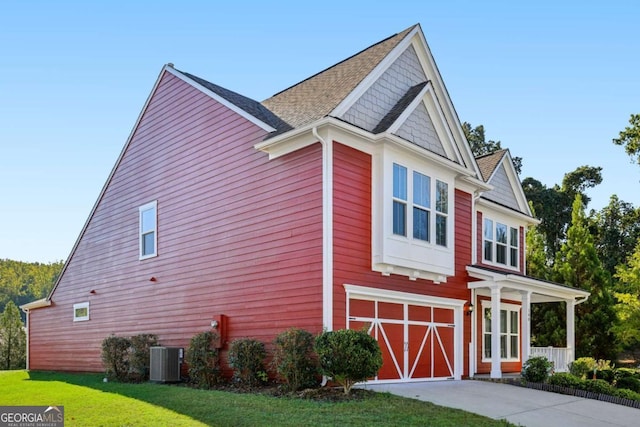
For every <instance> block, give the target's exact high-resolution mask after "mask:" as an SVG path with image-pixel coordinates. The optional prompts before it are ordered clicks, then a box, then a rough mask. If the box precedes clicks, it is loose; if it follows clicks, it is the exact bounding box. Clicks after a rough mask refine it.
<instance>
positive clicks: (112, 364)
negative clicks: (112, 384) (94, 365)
mask: <svg viewBox="0 0 640 427" xmlns="http://www.w3.org/2000/svg"><path fill="white" fill-rule="evenodd" d="M130 347H131V341H130V340H129V338H125V337H117V336H115V335H111V336H110V337H107V338H105V339H104V341H102V364H103V365H104V368H105V373H106V375H107V378H109V379H110V380H116V381H122V382H126V381H127V380H128V379H129V348H130Z"/></svg>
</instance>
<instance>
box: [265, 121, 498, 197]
mask: <svg viewBox="0 0 640 427" xmlns="http://www.w3.org/2000/svg"><path fill="white" fill-rule="evenodd" d="M314 129H316V130H317V131H321V130H326V131H330V135H329V136H330V139H331V140H335V141H339V142H340V143H342V144H347V145H353V146H354V147H355V148H357V149H360V150H362V151H365V152H373V151H372V149H373V147H375V146H377V145H379V144H383V143H387V144H393V145H395V146H397V147H399V148H401V149H403V150H406V151H409V152H411V153H412V154H413V155H416V156H420V157H423V158H424V159H426V160H429V161H431V162H433V163H436V164H440V165H442V166H445V167H447V168H448V169H451V170H453V171H454V172H455V173H456V175H457V179H460V180H462V181H464V182H466V183H467V184H469V185H471V186H473V187H474V188H475V189H476V191H479V192H480V191H487V190H490V189H493V186H491V185H489V184H487V183H485V182H484V181H482V180H480V179H478V178H477V175H476V174H475V171H474V170H472V169H468V168H466V167H464V166H462V165H460V164H458V163H455V162H454V161H452V160H450V159H447V158H445V157H443V156H440V155H438V154H435V153H432V152H431V151H429V150H426V149H424V148H422V147H420V146H418V145H416V144H413V143H411V142H409V141H406V140H404V139H402V138H400V137H398V136H396V135H394V134H392V133H389V132H382V133H378V134H374V133H371V132H369V131H367V130H364V129H362V128H359V127H357V126H354V125H352V124H349V123H347V122H345V121H342V120H340V119H337V118H335V117H324V118H322V119H320V120H317V121H315V122H313V123H310V124H308V125H305V126H302V127H299V128H296V129H293V130H290V131H288V132H285V133H283V134H281V135H277V136H274V137H271V138H268V139H266V140H264V141H263V142H260V143H258V144H256V145H254V148H255V149H256V150H259V151H263V152H265V153H267V154H269V159H270V160H271V159H275V158H278V157H280V156H284V155H286V154H289V153H292V152H294V151H296V150H299V149H301V148H304V147H306V146H308V145H311V144H314V143H316V142H318V139H317V138H316V137H315V136H314V134H313V131H314ZM349 142H353V144H350V143H349Z"/></svg>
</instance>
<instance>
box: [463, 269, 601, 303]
mask: <svg viewBox="0 0 640 427" xmlns="http://www.w3.org/2000/svg"><path fill="white" fill-rule="evenodd" d="M467 273H468V274H469V276H471V277H473V278H474V279H478V281H475V282H469V283H468V284H467V287H468V288H469V289H491V288H495V287H499V288H501V290H502V289H505V290H506V291H508V292H510V293H513V294H519V293H522V292H530V293H531V302H533V303H536V302H557V301H574V302H575V303H576V304H580V303H582V302H584V301H586V300H587V298H589V295H591V293H590V292H587V291H584V290H582V289H576V288H570V287H568V286H564V285H560V284H558V283H553V282H547V281H545V280H539V279H535V278H533V277H529V276H523V275H520V274H515V273H509V272H503V271H497V270H493V269H488V268H483V267H478V266H467Z"/></svg>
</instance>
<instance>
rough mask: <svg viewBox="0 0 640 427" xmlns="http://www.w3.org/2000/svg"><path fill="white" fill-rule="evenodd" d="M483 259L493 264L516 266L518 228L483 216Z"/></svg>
mask: <svg viewBox="0 0 640 427" xmlns="http://www.w3.org/2000/svg"><path fill="white" fill-rule="evenodd" d="M483 226H484V227H483V228H484V231H483V234H482V235H483V239H482V240H483V242H482V246H483V259H484V261H488V262H491V263H495V264H502V265H506V266H508V267H513V268H518V255H519V251H518V247H519V241H520V238H519V235H520V232H519V230H518V228H515V227H509V226H508V225H506V224H502V223H500V222H496V221H493V220H492V219H489V218H485V219H484V224H483Z"/></svg>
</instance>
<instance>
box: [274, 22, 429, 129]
mask: <svg viewBox="0 0 640 427" xmlns="http://www.w3.org/2000/svg"><path fill="white" fill-rule="evenodd" d="M415 27H417V24H416V25H414V26H412V27H410V28H407V29H406V30H404V31H403V32H401V33H397V34H394V35H393V36H391V37H389V38H387V39H385V40H383V41H381V42H378V43H376V44H374V45H373V46H370V47H368V48H366V49H365V50H363V51H361V52H359V53H357V54H355V55H353V56H351V57H350V58H347V59H345V60H344V61H342V62H339V63H338V64H336V65H333V66H332V67H329V68H327V69H326V70H324V71H321V72H320V73H318V74H315V75H314V76H311V77H309V78H308V79H306V80H303V81H302V82H300V83H298V84H296V85H294V86H291V87H290V88H288V89H285V90H283V91H282V92H279V93H277V94H275V95H273V96H272V97H271V98H269V99H266V100H264V101H262V104H263V105H264V106H266V107H267V108H268V109H269V110H271V111H273V112H274V113H275V114H277V115H278V116H279V117H280V118H282V119H283V120H284V121H285V122H287V123H288V124H290V125H291V126H293V127H300V126H303V125H305V124H307V123H311V122H314V121H316V120H319V119H321V118H323V117H325V116H327V115H328V114H329V113H331V112H332V111H333V110H334V109H335V108H336V107H337V106H338V105H339V104H340V103H341V102H342V101H343V100H344V99H345V98H346V97H347V96H348V95H349V94H350V93H351V92H352V91H353V90H354V89H355V88H356V87H357V86H358V84H360V82H362V80H364V78H365V77H367V76H368V75H369V74H370V73H371V71H372V70H373V69H374V68H375V67H376V66H377V65H378V64H379V63H380V62H381V61H382V60H383V59H384V58H386V56H387V55H388V54H389V53H390V52H391V51H392V50H393V48H395V47H396V46H397V45H398V44H399V43H400V42H401V41H402V40H403V39H404V38H405V37H406V36H407V34H409V33H410V32H411V31H412V30H413V29H414V28H415Z"/></svg>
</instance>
